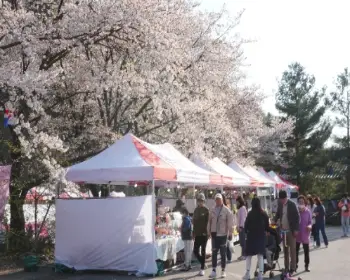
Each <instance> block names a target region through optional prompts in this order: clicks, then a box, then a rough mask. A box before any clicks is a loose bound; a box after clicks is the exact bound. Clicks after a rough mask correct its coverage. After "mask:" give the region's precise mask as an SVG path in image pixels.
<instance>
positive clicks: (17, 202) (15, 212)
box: [9, 191, 26, 252]
mask: <svg viewBox="0 0 350 280" xmlns="http://www.w3.org/2000/svg"><path fill="white" fill-rule="evenodd" d="M10 195H11V199H10V211H11V220H10V232H11V233H10V236H9V249H10V251H15V252H18V251H21V250H23V249H24V248H25V247H26V246H25V245H26V244H25V239H24V237H25V230H24V226H25V221H24V212H23V204H24V199H22V198H21V196H20V194H19V193H18V191H10Z"/></svg>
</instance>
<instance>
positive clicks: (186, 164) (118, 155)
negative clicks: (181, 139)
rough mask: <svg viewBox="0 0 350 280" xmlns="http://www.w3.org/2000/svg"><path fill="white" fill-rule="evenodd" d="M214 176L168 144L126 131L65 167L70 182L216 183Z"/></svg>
mask: <svg viewBox="0 0 350 280" xmlns="http://www.w3.org/2000/svg"><path fill="white" fill-rule="evenodd" d="M216 177H217V176H215V175H214V174H211V173H210V172H208V171H206V170H204V169H202V168H200V167H198V166H196V165H195V164H193V163H192V162H191V161H190V160H189V159H187V158H186V157H185V156H183V155H182V154H181V153H180V152H179V151H177V150H176V149H175V148H174V147H173V146H171V145H170V144H162V145H152V144H149V143H146V142H144V141H142V140H140V139H138V138H137V137H135V136H134V135H132V134H127V135H125V136H124V137H123V138H121V139H119V140H117V141H116V142H115V143H114V144H113V145H111V146H110V147H108V148H107V149H105V150H104V151H102V152H101V153H99V154H98V155H96V156H94V157H92V158H90V159H88V160H86V161H84V162H81V163H78V164H76V165H73V166H71V167H69V168H68V170H67V174H66V179H67V180H68V181H72V182H78V183H79V182H84V183H92V184H113V183H118V182H130V181H132V182H134V181H152V180H159V181H173V182H186V183H196V184H217V183H218V182H217V181H215V180H214V179H216Z"/></svg>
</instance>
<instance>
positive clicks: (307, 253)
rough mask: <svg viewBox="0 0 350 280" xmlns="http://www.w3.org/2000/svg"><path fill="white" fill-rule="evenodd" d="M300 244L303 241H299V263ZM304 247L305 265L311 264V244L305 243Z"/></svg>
mask: <svg viewBox="0 0 350 280" xmlns="http://www.w3.org/2000/svg"><path fill="white" fill-rule="evenodd" d="M300 245H301V243H298V242H297V265H298V263H299V250H300ZM303 249H304V260H305V266H309V264H310V247H309V244H303Z"/></svg>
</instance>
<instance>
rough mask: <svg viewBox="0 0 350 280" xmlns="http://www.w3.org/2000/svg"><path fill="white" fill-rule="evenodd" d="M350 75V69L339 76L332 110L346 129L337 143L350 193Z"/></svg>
mask: <svg viewBox="0 0 350 280" xmlns="http://www.w3.org/2000/svg"><path fill="white" fill-rule="evenodd" d="M349 80H350V73H349V70H348V68H345V69H344V71H343V72H342V73H341V74H339V75H338V77H337V81H336V88H337V90H336V91H334V92H332V93H331V101H332V110H333V111H334V112H335V113H336V114H337V115H336V125H337V126H339V127H341V128H345V129H346V135H345V136H341V137H339V136H335V137H334V140H335V143H337V144H338V149H340V151H341V153H340V154H341V156H340V157H339V158H338V160H339V161H341V162H342V163H344V164H345V165H346V166H347V172H346V186H347V190H348V191H350V168H349V165H350V84H349Z"/></svg>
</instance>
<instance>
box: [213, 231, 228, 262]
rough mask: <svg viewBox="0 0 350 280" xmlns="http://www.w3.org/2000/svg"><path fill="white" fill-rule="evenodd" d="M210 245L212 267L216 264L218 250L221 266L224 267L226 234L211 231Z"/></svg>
mask: <svg viewBox="0 0 350 280" xmlns="http://www.w3.org/2000/svg"><path fill="white" fill-rule="evenodd" d="M211 247H212V252H213V254H212V257H211V263H212V266H213V269H216V267H217V265H218V253H219V251H220V256H221V268H222V269H225V267H226V247H227V236H216V232H212V233H211Z"/></svg>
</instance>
